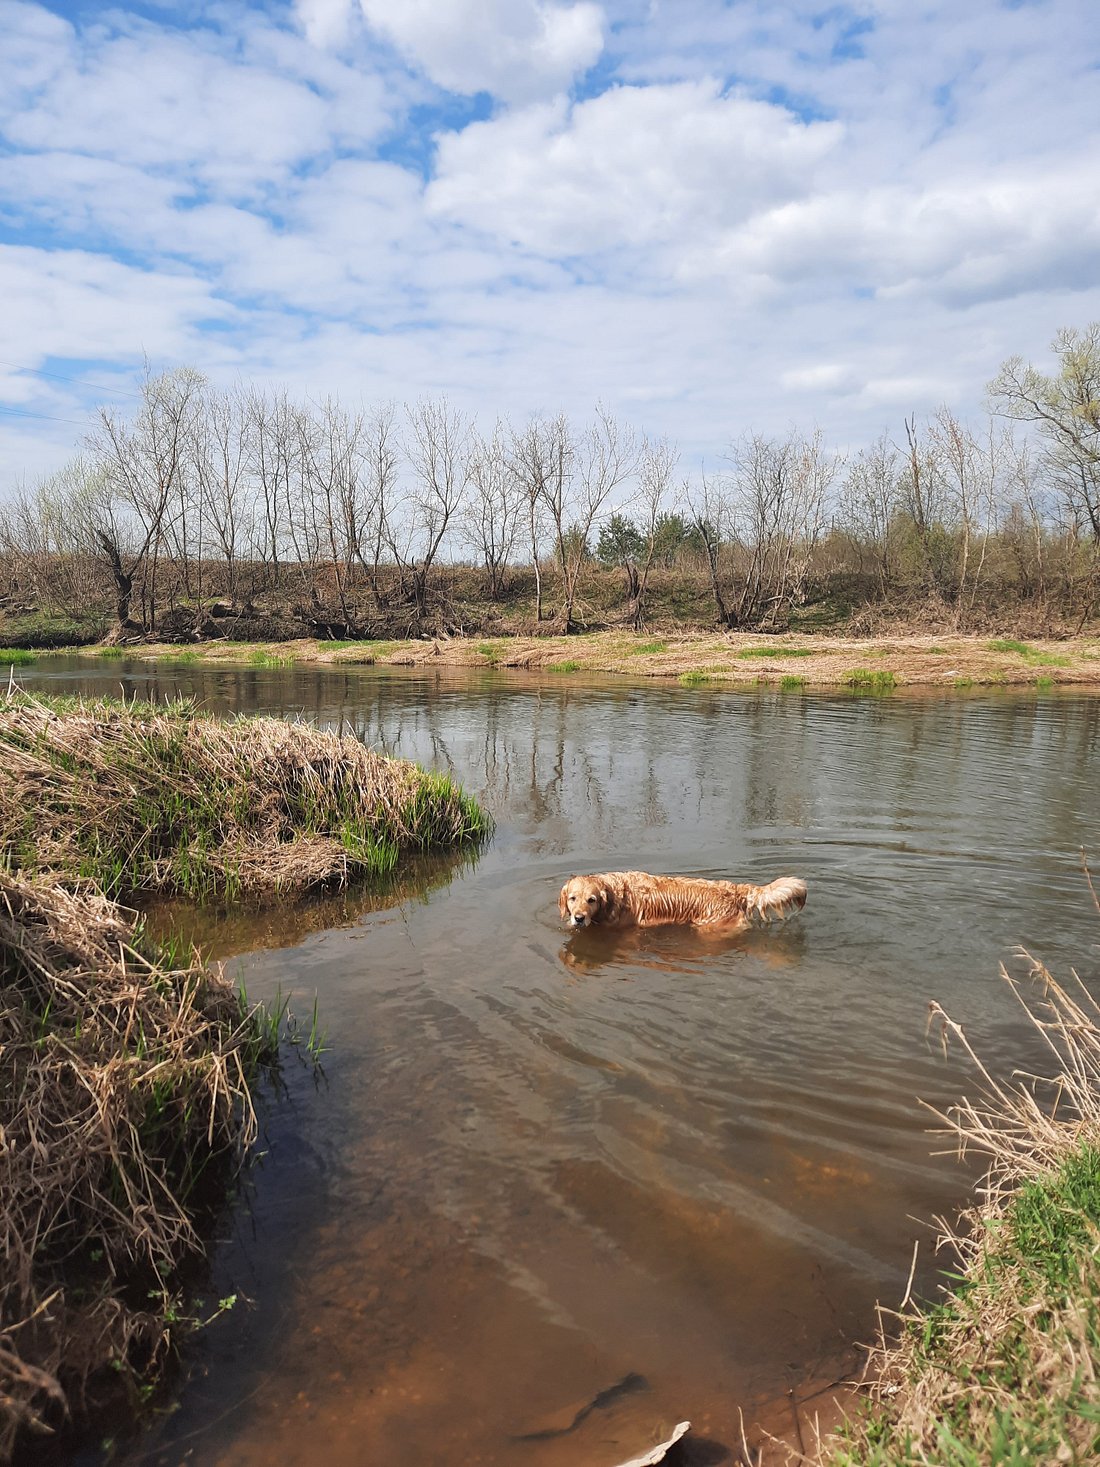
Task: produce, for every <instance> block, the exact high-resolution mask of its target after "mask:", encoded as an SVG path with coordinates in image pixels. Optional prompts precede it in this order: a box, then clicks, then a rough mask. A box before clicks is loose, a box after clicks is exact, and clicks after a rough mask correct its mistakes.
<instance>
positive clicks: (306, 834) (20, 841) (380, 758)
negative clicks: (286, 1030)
mask: <svg viewBox="0 0 1100 1467" xmlns="http://www.w3.org/2000/svg"><path fill="white" fill-rule="evenodd" d="M0 757H2V758H3V761H4V763H5V766H6V768H7V770H8V772H9V777H8V778H7V779H6V780H5V781H4V782H3V784H2V785H0V860H3V861H6V862H7V864H8V865H9V866H10V867H11V868H12V869H14V870H16V871H22V872H23V873H25V874H31V873H42V874H50V875H53V876H54V877H55V878H57V879H62V880H64V879H70V878H73V877H75V876H79V877H81V878H83V879H92V880H94V881H96V882H98V883H99V885H100V886H101V887H102V888H103V890H104V891H105V892H106V893H107V895H109V896H112V897H120V898H122V899H124V900H132V899H134V898H136V897H145V896H149V895H154V894H155V895H162V896H183V897H186V898H190V899H192V900H205V899H209V898H214V897H220V898H223V899H226V900H236V899H239V898H242V897H244V898H247V899H250V900H253V901H262V900H269V899H273V898H282V897H285V896H288V895H294V894H298V893H304V892H307V891H309V890H310V889H312V888H315V887H319V886H331V885H344V884H346V883H347V882H349V881H351V880H356V879H361V878H381V877H385V876H389V875H390V874H391V873H392V872H393V871H394V870H395V869H396V867H397V866H398V864H399V862H400V860H401V858H402V856H403V855H404V854H406V853H409V852H412V851H429V850H445V849H454V848H457V847H461V846H464V845H475V844H477V843H479V842H480V841H482V840H483V839H485V838H486V837H487V836H488V835H489V833H490V830H491V821H490V820H489V818H488V816H487V815H486V814H485V812H484V811H482V810H481V808H480V806H479V805H478V804H477V802H476V801H475V800H473V799H472V798H471V797H470V796H469V795H467V794H466V793H465V791H464V790H462V788H461V787H460V786H459V785H457V784H456V783H455V782H454V781H453V780H452V779H450V777H449V776H447V775H445V774H439V773H429V772H427V771H425V770H423V769H421V768H420V767H419V766H418V765H415V764H412V763H410V762H409V761H408V760H404V759H395V758H390V757H389V756H387V755H383V754H379V753H376V752H375V751H374V750H371V749H368V748H367V747H366V746H365V745H364V744H363V743H362V742H361V741H360V740H359V739H356V738H354V737H351V736H347V735H339V734H335V733H329V732H325V731H322V730H319V729H316V728H314V727H313V726H312V725H311V724H308V723H305V722H291V721H288V720H285V719H278V718H259V717H245V716H234V717H231V718H219V717H218V716H216V715H215V714H212V713H209V712H205V711H201V710H200V709H199V708H198V706H197V705H196V704H195V703H194V702H192V701H189V700H186V699H185V700H181V701H177V702H175V703H170V702H169V703H162V704H152V703H142V702H138V701H134V702H120V701H118V700H116V699H112V698H91V699H80V698H68V697H64V696H54V695H50V694H37V693H36V694H31V693H28V692H25V691H23V690H21V689H19V688H13V689H12V690H10V691H9V692H7V693H3V692H0Z"/></svg>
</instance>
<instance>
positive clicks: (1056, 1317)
mask: <svg viewBox="0 0 1100 1467" xmlns="http://www.w3.org/2000/svg"><path fill="white" fill-rule="evenodd" d="M1090 886H1091V883H1090ZM1098 910H1100V906H1098ZM1001 976H1002V978H1003V979H1004V980H1005V981H1006V982H1007V983H1009V984H1010V986H1011V987H1012V989H1013V991H1014V993H1015V995H1016V997H1017V998H1018V999H1019V1001H1020V1004H1021V1008H1022V1010H1023V1013H1024V1016H1025V1018H1026V1020H1027V1022H1029V1023H1030V1024H1031V1025H1032V1026H1033V1028H1034V1029H1035V1031H1036V1032H1037V1033H1038V1034H1039V1035H1040V1036H1041V1037H1042V1039H1043V1041H1044V1042H1045V1044H1046V1045H1047V1046H1048V1048H1049V1050H1050V1051H1051V1052H1052V1054H1053V1055H1054V1057H1055V1059H1056V1064H1055V1066H1054V1068H1053V1071H1052V1073H1049V1074H1046V1075H1035V1074H1029V1073H1024V1072H1015V1073H1014V1074H1013V1075H1012V1076H1011V1078H1010V1079H1008V1080H1006V1081H1001V1080H998V1079H996V1078H995V1077H994V1076H993V1075H992V1074H991V1073H990V1072H989V1071H988V1070H987V1069H986V1067H985V1066H984V1064H983V1063H982V1061H981V1059H980V1058H979V1056H978V1055H977V1054H976V1053H975V1052H974V1050H973V1049H972V1048H971V1046H970V1043H969V1041H968V1039H967V1037H966V1034H965V1032H964V1030H963V1029H962V1027H961V1026H960V1025H959V1024H957V1023H956V1022H954V1021H953V1020H952V1019H951V1018H950V1016H949V1015H948V1014H947V1012H946V1011H945V1010H944V1009H943V1008H942V1007H941V1005H939V1004H938V1003H935V1002H933V1003H932V1004H931V1005H930V1027H931V1028H934V1029H935V1030H937V1031H938V1035H939V1037H940V1039H941V1040H942V1042H943V1043H944V1044H945V1045H947V1044H953V1045H957V1046H958V1047H960V1048H961V1049H962V1050H963V1052H964V1053H965V1055H966V1057H967V1059H968V1060H969V1061H970V1063H971V1064H972V1065H973V1066H974V1068H975V1070H976V1071H977V1074H978V1077H979V1089H978V1093H977V1095H976V1097H974V1098H963V1099H962V1100H961V1101H960V1102H959V1103H958V1104H957V1105H955V1106H953V1107H952V1108H951V1109H949V1110H948V1111H947V1112H945V1113H943V1114H938V1113H935V1112H934V1113H933V1114H936V1115H937V1119H938V1121H939V1122H940V1125H941V1128H942V1133H946V1134H948V1135H950V1136H952V1137H953V1139H954V1141H955V1143H956V1145H957V1147H958V1150H959V1154H960V1155H961V1156H965V1155H967V1154H968V1153H974V1154H977V1155H981V1156H983V1157H985V1158H986V1160H987V1162H988V1169H987V1171H986V1172H985V1174H984V1176H983V1177H982V1178H981V1179H980V1180H979V1181H978V1182H977V1184H976V1185H975V1189H974V1192H973V1201H972V1203H971V1205H970V1206H969V1207H968V1208H966V1209H965V1210H964V1211H962V1212H961V1213H960V1214H959V1216H958V1218H957V1219H956V1220H955V1222H954V1223H953V1224H947V1223H945V1222H943V1221H940V1222H939V1230H940V1231H939V1237H938V1238H937V1241H936V1250H937V1252H938V1253H942V1254H944V1255H945V1258H946V1260H947V1264H946V1266H945V1269H944V1272H943V1275H942V1277H943V1280H944V1282H943V1283H942V1284H941V1286H940V1295H939V1297H938V1298H937V1299H935V1300H930V1301H921V1302H913V1301H911V1300H910V1299H909V1298H908V1296H907V1298H906V1299H905V1300H904V1301H903V1302H902V1304H901V1306H900V1308H899V1310H898V1311H892V1310H883V1311H882V1314H881V1316H880V1320H881V1328H880V1336H879V1340H878V1343H877V1345H876V1347H875V1348H874V1349H872V1350H871V1351H870V1354H869V1356H868V1359H867V1364H866V1368H865V1370H864V1372H863V1377H862V1380H861V1381H860V1382H858V1383H857V1382H855V1381H850V1382H845V1383H834V1384H833V1385H831V1386H829V1387H828V1388H827V1389H824V1390H822V1391H819V1392H817V1393H814V1392H812V1391H807V1392H804V1393H800V1394H801V1395H802V1401H801V1411H800V1412H796V1413H795V1426H794V1429H793V1430H781V1431H778V1432H775V1433H771V1432H768V1431H767V1428H766V1426H765V1440H764V1443H763V1444H762V1449H761V1455H760V1460H761V1461H764V1462H771V1463H781V1464H782V1467H1016V1464H1018V1463H1019V1462H1020V1461H1024V1460H1026V1461H1034V1462H1042V1463H1055V1462H1058V1463H1062V1462H1065V1463H1073V1464H1076V1463H1080V1464H1084V1463H1092V1462H1095V1461H1097V1460H1098V1459H1100V1005H1098V1004H1097V1002H1096V1001H1095V999H1093V997H1092V996H1091V995H1090V994H1089V993H1088V991H1087V990H1086V988H1085V986H1084V984H1082V983H1081V982H1080V980H1079V979H1078V978H1077V975H1076V974H1074V977H1073V983H1072V985H1067V986H1063V985H1062V984H1060V983H1059V982H1057V981H1056V980H1055V979H1054V977H1053V976H1052V975H1051V973H1050V972H1049V971H1048V969H1047V968H1046V967H1045V966H1043V965H1042V964H1041V963H1038V962H1035V961H1034V960H1032V969H1031V973H1030V975H1029V977H1028V978H1027V979H1026V980H1024V981H1023V982H1022V983H1017V982H1016V981H1014V980H1013V979H1011V978H1010V977H1009V975H1008V973H1007V972H1006V970H1005V969H1004V968H1003V967H1002V969H1001Z"/></svg>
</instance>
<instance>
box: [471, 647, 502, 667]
mask: <svg viewBox="0 0 1100 1467" xmlns="http://www.w3.org/2000/svg"><path fill="white" fill-rule="evenodd" d="M474 651H475V652H477V653H478V654H479V656H481V657H484V658H485V660H486V662H487V663H488V664H489V666H490V667H496V665H497V663H498V662H499V661H500V653H501V649H500V647H498V646H497V645H496V643H495V642H479V643H478V644H477V646H476V647H475V648H474Z"/></svg>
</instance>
